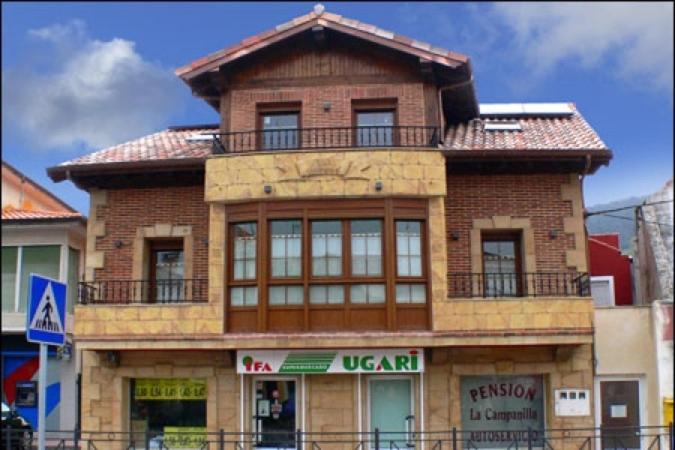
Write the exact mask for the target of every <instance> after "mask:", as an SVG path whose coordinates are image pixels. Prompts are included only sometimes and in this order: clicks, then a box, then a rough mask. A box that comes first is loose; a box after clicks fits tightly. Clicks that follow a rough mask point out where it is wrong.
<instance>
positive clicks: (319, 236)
mask: <svg viewBox="0 0 675 450" xmlns="http://www.w3.org/2000/svg"><path fill="white" fill-rule="evenodd" d="M397 202H398V201H397V200H393V201H391V200H390V201H385V200H382V199H361V200H358V201H355V200H332V201H329V202H319V201H316V202H299V201H295V202H294V201H289V202H269V203H265V202H263V203H262V204H259V203H255V204H240V205H231V206H228V211H227V212H226V214H227V216H228V218H229V220H230V224H229V229H230V236H231V241H232V243H231V244H230V247H229V248H230V250H229V256H228V258H229V261H230V263H229V264H228V265H229V266H230V267H231V269H230V270H229V272H228V273H229V275H228V280H227V284H228V290H227V292H228V293H229V297H228V302H227V304H228V324H227V325H226V326H227V327H228V328H229V329H232V330H236V331H300V330H323V329H327V328H330V329H344V328H347V329H350V328H351V329H387V328H391V327H396V328H409V329H420V328H426V327H427V323H428V322H427V320H428V319H427V313H426V311H427V308H426V306H427V291H428V289H427V277H428V274H427V271H426V269H425V267H426V264H425V262H424V258H425V253H426V252H425V250H424V248H425V245H426V244H425V242H426V241H425V240H424V225H425V220H424V219H425V217H426V205H425V202H424V201H423V200H412V199H411V200H401V201H400V202H401V203H400V204H401V205H403V207H401V208H400V209H398V210H397V208H396V205H398V204H399V203H397ZM397 211H400V213H399V214H401V215H402V216H401V217H400V218H397V217H396V216H397ZM387 245H389V246H390V247H387ZM389 248H390V249H391V250H389V251H388V249H389ZM258 255H260V258H258ZM399 309H400V310H401V311H400V312H399V313H397V312H396V311H398V310H399ZM394 315H398V318H397V319H396V320H395V321H394V323H395V325H392V321H391V320H389V319H387V317H388V316H394Z"/></svg>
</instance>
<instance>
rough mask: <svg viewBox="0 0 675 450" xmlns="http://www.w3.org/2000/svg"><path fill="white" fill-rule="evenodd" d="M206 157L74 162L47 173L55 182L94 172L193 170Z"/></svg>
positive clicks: (199, 165)
mask: <svg viewBox="0 0 675 450" xmlns="http://www.w3.org/2000/svg"><path fill="white" fill-rule="evenodd" d="M205 160H206V159H205V158H180V159H166V160H145V161H126V162H111V163H95V164H72V165H61V166H53V167H49V168H47V175H48V176H49V177H50V178H51V179H52V180H53V181H55V182H57V183H58V182H60V181H63V180H66V179H71V178H73V177H77V176H78V175H87V174H92V173H124V172H142V171H145V170H148V169H153V170H193V169H199V168H203V167H204V162H205Z"/></svg>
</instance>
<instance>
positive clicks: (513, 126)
mask: <svg viewBox="0 0 675 450" xmlns="http://www.w3.org/2000/svg"><path fill="white" fill-rule="evenodd" d="M483 126H484V128H485V131H522V127H521V126H520V122H518V121H517V120H486V121H485V122H484V124H483Z"/></svg>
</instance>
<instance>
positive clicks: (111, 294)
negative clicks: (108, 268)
mask: <svg viewBox="0 0 675 450" xmlns="http://www.w3.org/2000/svg"><path fill="white" fill-rule="evenodd" d="M207 299H208V280H207V279H192V280H102V281H86V282H81V283H78V300H79V303H80V304H81V305H101V304H131V303H151V304H152V303H201V302H206V301H207Z"/></svg>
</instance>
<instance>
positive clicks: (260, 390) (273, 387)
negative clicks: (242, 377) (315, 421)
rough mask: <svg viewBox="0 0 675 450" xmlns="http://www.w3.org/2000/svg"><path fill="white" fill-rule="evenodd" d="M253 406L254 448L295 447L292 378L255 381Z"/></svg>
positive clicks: (294, 392)
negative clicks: (255, 440)
mask: <svg viewBox="0 0 675 450" xmlns="http://www.w3.org/2000/svg"><path fill="white" fill-rule="evenodd" d="M253 407H254V411H255V414H254V420H255V424H254V425H255V430H256V432H257V433H258V434H257V435H256V439H257V445H258V447H262V448H277V449H281V448H294V447H295V431H296V408H297V402H296V389H295V381H294V380H256V381H255V403H254V405H253Z"/></svg>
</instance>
